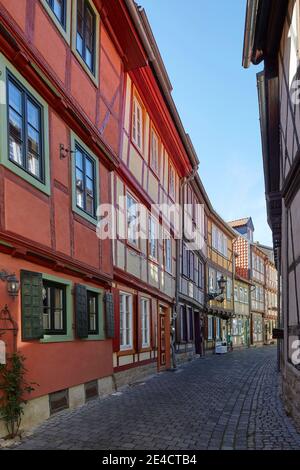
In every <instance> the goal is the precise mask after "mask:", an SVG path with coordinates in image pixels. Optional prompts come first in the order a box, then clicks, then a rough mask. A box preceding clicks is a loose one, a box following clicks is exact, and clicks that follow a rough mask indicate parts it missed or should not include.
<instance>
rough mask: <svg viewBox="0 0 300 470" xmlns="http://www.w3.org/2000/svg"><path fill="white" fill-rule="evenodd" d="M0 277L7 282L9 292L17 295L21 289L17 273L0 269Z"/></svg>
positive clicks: (11, 294) (14, 295)
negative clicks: (9, 272)
mask: <svg viewBox="0 0 300 470" xmlns="http://www.w3.org/2000/svg"><path fill="white" fill-rule="evenodd" d="M0 279H1V281H3V282H5V281H6V282H7V292H8V295H10V296H11V297H17V296H18V294H19V290H20V281H19V280H18V279H17V277H16V275H15V274H8V273H7V272H6V271H0Z"/></svg>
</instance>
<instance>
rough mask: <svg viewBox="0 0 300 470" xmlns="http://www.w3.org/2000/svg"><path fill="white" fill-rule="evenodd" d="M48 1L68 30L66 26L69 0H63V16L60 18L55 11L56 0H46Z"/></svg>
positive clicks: (62, 24)
mask: <svg viewBox="0 0 300 470" xmlns="http://www.w3.org/2000/svg"><path fill="white" fill-rule="evenodd" d="M46 2H47V3H48V5H49V7H50V8H51V10H52V12H53V13H54V15H55V17H56V18H57V20H58V21H59V23H60V24H61V26H62V27H63V28H64V30H66V26H67V0H62V3H63V4H62V18H59V17H58V16H57V14H56V13H55V10H54V2H55V0H46Z"/></svg>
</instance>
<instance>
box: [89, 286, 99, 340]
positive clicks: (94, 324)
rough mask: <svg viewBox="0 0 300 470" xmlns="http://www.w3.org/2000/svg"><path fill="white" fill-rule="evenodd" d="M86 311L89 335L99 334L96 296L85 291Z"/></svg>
mask: <svg viewBox="0 0 300 470" xmlns="http://www.w3.org/2000/svg"><path fill="white" fill-rule="evenodd" d="M87 309H88V321H89V335H97V334H98V333H99V324H98V323H99V318H98V294H97V293H95V292H90V291H87Z"/></svg>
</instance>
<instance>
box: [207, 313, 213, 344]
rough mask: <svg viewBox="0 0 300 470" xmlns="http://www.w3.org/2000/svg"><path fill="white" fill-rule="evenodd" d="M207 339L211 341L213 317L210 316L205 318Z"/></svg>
mask: <svg viewBox="0 0 300 470" xmlns="http://www.w3.org/2000/svg"><path fill="white" fill-rule="evenodd" d="M207 339H208V340H212V339H213V317H211V316H210V315H208V317H207Z"/></svg>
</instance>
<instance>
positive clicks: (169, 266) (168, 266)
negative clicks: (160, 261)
mask: <svg viewBox="0 0 300 470" xmlns="http://www.w3.org/2000/svg"><path fill="white" fill-rule="evenodd" d="M168 245H169V246H170V250H168V248H167V246H168ZM168 253H169V255H170V256H169V258H168ZM164 254H165V270H166V272H167V273H169V274H172V273H173V269H172V264H173V263H172V261H173V253H172V239H171V237H169V236H167V237H166V238H165V240H164ZM168 260H169V262H168Z"/></svg>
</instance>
